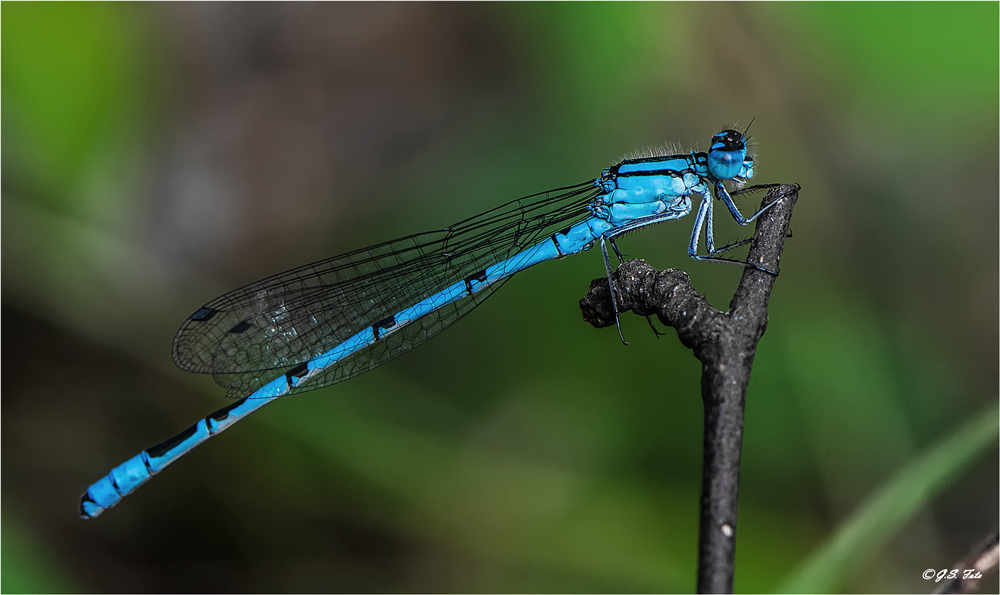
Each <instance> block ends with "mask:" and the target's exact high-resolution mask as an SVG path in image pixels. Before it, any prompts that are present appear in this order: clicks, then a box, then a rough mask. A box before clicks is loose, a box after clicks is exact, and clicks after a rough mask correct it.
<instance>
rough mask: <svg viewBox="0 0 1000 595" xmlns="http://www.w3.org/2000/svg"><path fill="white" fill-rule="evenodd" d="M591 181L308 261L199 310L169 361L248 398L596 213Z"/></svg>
mask: <svg viewBox="0 0 1000 595" xmlns="http://www.w3.org/2000/svg"><path fill="white" fill-rule="evenodd" d="M598 192H599V191H598V189H597V188H595V187H594V185H593V182H590V181H588V182H585V183H582V184H578V185H575V186H569V187H566V188H560V189H557V190H552V191H549V192H543V193H540V194H534V195H531V196H527V197H524V198H521V199H518V200H515V201H511V202H509V203H507V204H504V205H501V206H499V207H497V208H495V209H492V210H490V211H487V212H485V213H482V214H480V215H477V216H475V217H472V218H469V219H466V220H464V221H461V222H459V223H456V224H455V225H452V226H451V227H449V228H447V229H443V230H440V231H432V232H427V233H421V234H416V235H412V236H407V237H404V238H400V239H397V240H393V241H390V242H385V243H383V244H377V245H375V246H371V247H369V248H364V249H362V250H356V251H354V252H348V253H347V254H342V255H340V256H335V257H333V258H329V259H327V260H323V261H320V262H316V263H313V264H309V265H305V266H302V267H298V268H295V269H292V270H290V271H286V272H284V273H280V274H278V275H274V276H272V277H268V278H266V279H263V280H261V281H257V282H256V283H251V284H249V285H246V286H244V287H241V288H239V289H236V290H234V291H231V292H229V293H227V294H225V295H223V296H221V297H218V298H216V299H214V300H212V301H211V302H209V303H207V304H205V306H204V307H202V308H201V309H199V310H198V311H197V312H195V313H194V314H193V315H191V317H190V318H189V319H188V320H186V321H185V322H184V324H183V325H181V328H180V330H178V331H177V335H176V337H174V344H173V356H174V362H176V364H177V365H178V366H180V367H181V368H183V369H185V370H188V371H191V372H199V373H203V374H212V375H213V376H214V377H215V380H216V382H218V383H219V384H221V385H222V386H225V387H227V388H228V395H229V396H231V397H245V396H247V395H248V394H250V393H252V392H253V391H255V390H257V389H258V388H260V387H261V386H263V385H264V384H266V383H267V382H270V381H271V380H273V379H274V378H276V377H277V376H278V375H279V374H284V373H285V372H287V371H288V370H289V369H290V368H293V367H295V366H296V365H298V364H301V363H303V362H306V361H308V360H310V359H312V358H314V357H316V356H317V355H319V354H321V353H324V352H326V351H328V350H330V349H332V348H333V347H335V346H337V345H338V344H340V343H341V342H343V341H344V340H346V339H348V338H350V337H352V336H354V335H355V334H357V333H358V332H360V331H362V330H363V329H365V328H366V327H371V326H372V325H374V324H377V323H378V322H379V321H382V320H385V319H387V318H389V317H390V316H393V315H394V314H396V313H397V312H399V311H400V310H402V309H404V308H406V307H408V306H411V305H413V304H415V303H417V302H419V301H420V300H422V299H424V298H426V297H428V296H430V295H434V294H435V293H437V292H439V291H441V290H443V289H445V288H447V287H448V286H450V285H452V284H453V283H455V282H457V281H461V280H463V279H468V278H469V277H471V276H473V275H475V274H476V273H478V272H480V271H482V270H483V269H485V268H486V267H487V266H489V265H492V264H495V263H497V262H500V261H502V260H504V259H506V258H509V257H511V256H513V255H515V254H517V253H518V252H520V251H521V250H524V249H525V248H528V247H530V246H532V245H534V244H535V243H537V242H539V241H541V240H542V239H543V238H545V237H547V236H549V235H551V234H553V233H555V232H557V231H560V230H562V229H564V228H566V227H568V226H570V225H573V224H575V223H577V222H579V221H582V220H584V219H586V218H587V217H588V216H590V211H589V210H588V208H587V206H588V203H589V202H590V201H591V200H592V199H593V198H594V197H595V196H597V194H598ZM501 284H502V282H497V283H494V284H492V285H491V286H489V287H487V288H484V289H483V290H481V291H479V292H477V293H475V294H473V295H471V296H465V297H463V298H461V299H459V300H457V301H455V302H453V303H451V304H448V305H446V306H444V307H442V308H440V309H438V310H435V311H434V312H431V313H429V314H427V315H426V316H424V317H422V318H420V319H419V320H418V321H415V322H413V323H411V324H409V325H407V326H405V327H403V328H401V329H399V330H398V331H395V332H393V333H391V334H389V335H387V336H386V337H385V338H384V339H382V340H379V341H376V342H375V343H373V344H371V345H369V346H368V347H365V348H363V349H361V350H359V351H357V352H355V353H353V354H351V355H350V356H348V357H346V358H345V359H344V360H342V361H340V362H338V363H337V364H335V365H334V366H332V367H331V368H329V369H327V370H326V371H324V372H323V373H321V374H318V375H316V376H314V377H312V378H310V380H309V382H306V383H304V384H303V385H302V386H301V387H300V388H297V389H293V390H292V391H291V392H304V391H308V390H314V389H317V388H322V387H324V386H329V385H331V384H335V383H337V382H340V381H343V380H347V379H348V378H351V377H353V376H357V375H358V374H361V373H363V372H367V371H368V370H371V369H373V368H375V367H377V366H380V365H382V364H384V363H385V362H387V361H389V360H390V359H392V358H394V357H396V356H398V355H401V354H403V353H405V352H406V351H409V350H410V349H412V348H414V347H416V346H417V345H419V344H420V343H423V342H424V341H426V340H427V339H429V338H431V337H433V336H434V335H436V334H437V333H439V332H441V331H442V330H444V329H445V328H447V327H448V326H450V325H451V324H453V323H454V322H455V321H457V320H458V319H459V318H461V317H462V316H464V315H465V314H467V313H468V312H469V311H471V310H472V309H473V308H475V307H476V306H477V305H479V304H480V303H482V302H483V300H485V299H486V298H487V297H488V296H489V295H491V294H492V293H493V292H494V291H496V289H498V288H499V286H500V285H501Z"/></svg>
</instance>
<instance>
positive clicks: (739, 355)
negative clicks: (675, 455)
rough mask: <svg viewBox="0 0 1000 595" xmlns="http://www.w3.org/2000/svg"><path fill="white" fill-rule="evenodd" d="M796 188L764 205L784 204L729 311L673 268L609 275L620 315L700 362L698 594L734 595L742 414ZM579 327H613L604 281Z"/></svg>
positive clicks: (757, 242) (642, 267)
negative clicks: (671, 333)
mask: <svg viewBox="0 0 1000 595" xmlns="http://www.w3.org/2000/svg"><path fill="white" fill-rule="evenodd" d="M798 189H799V188H798V186H777V187H774V188H772V189H771V190H770V191H769V192H768V193H767V196H765V197H764V200H763V203H762V205H763V204H768V203H770V202H773V201H775V200H778V199H779V198H780V199H781V201H780V202H779V203H778V204H776V205H774V206H773V207H772V208H771V209H769V210H768V211H767V212H765V213H764V214H763V215H761V216H760V218H759V219H758V220H757V229H756V232H755V233H754V238H753V241H752V242H751V245H750V252H749V254H748V255H747V262H748V263H749V264H750V266H748V267H746V268H745V269H744V271H743V277H742V279H741V280H740V283H739V286H738V287H737V289H736V294H735V295H734V296H733V300H732V302H731V303H730V305H729V312H727V313H725V314H724V313H722V312H719V311H718V310H716V309H715V308H713V307H712V306H711V305H709V304H708V302H707V301H706V300H705V298H704V297H703V296H701V295H699V294H698V293H697V292H696V291H695V290H694V288H693V287H692V286H691V284H690V280H689V278H688V276H687V274H686V273H685V272H683V271H679V270H676V269H668V270H665V271H658V270H656V269H654V268H653V267H651V266H650V265H648V264H646V263H645V262H644V261H642V260H630V261H628V262H625V263H622V265H621V266H620V267H618V270H617V271H616V272H615V273H614V275H613V280H614V283H615V287H616V288H617V289H618V291H617V292H616V293H617V294H618V300H619V301H618V311H619V312H626V311H628V310H631V311H632V312H634V313H635V314H639V315H641V316H647V315H652V314H655V315H656V316H657V317H659V319H660V322H662V323H663V324H665V325H667V326H671V327H673V328H675V329H676V330H677V336H678V338H679V339H680V341H681V343H683V344H684V346H686V347H688V348H690V349H691V350H692V351H694V355H695V357H697V358H698V359H699V360H700V361H701V363H702V377H701V394H702V401H703V402H704V406H705V436H704V465H703V468H702V487H701V489H702V491H701V529H700V538H699V549H698V591H699V592H701V593H731V592H732V589H733V564H734V562H735V544H736V517H737V495H738V488H739V477H740V449H741V447H742V443H743V410H744V405H745V402H746V390H747V384H748V383H749V381H750V370H751V368H752V366H753V359H754V355H755V353H756V350H757V343H758V341H760V338H761V337H762V336H763V335H764V329H765V328H767V303H768V300H769V298H770V296H771V288H772V287H773V286H774V282H775V279H776V275H775V274H773V273H770V272H767V271H774V272H777V271H778V263H779V259H780V256H781V250H782V247H783V246H784V242H785V237H786V236H787V234H788V229H789V223H790V221H791V217H792V209H793V208H794V206H795V201H796V200H797V199H798ZM580 307H581V309H582V310H583V316H584V320H586V321H587V322H589V323H591V324H593V325H594V326H597V327H604V326H611V325H613V324H615V316H614V309H613V308H612V305H611V301H610V297H609V289H608V281H607V279H606V278H601V279H595V280H594V281H593V282H592V283H591V284H590V291H588V293H587V297H586V298H584V299H582V300H580Z"/></svg>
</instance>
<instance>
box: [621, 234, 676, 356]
mask: <svg viewBox="0 0 1000 595" xmlns="http://www.w3.org/2000/svg"><path fill="white" fill-rule="evenodd" d="M608 242H609V243H610V244H611V249H612V250H614V251H615V254H617V255H618V264H619V265H620V264H621V263H623V262H625V257H624V256H622V253H621V251H620V250H618V244H615V239H614V238H608ZM615 312H616V313H617V310H616V311H615ZM646 322H648V323H649V328H651V329H652V330H653V335H654V336H655V337H656V338H657V339H659V338H660V336H661V335H663V334H665V333H661V332H660V331H658V330H657V329H656V325H655V324H653V317H652V316H651V315H649V314H647V315H646ZM618 334H619V335H620V334H621V327H619V328H618ZM622 340H624V339H622ZM626 345H627V343H626Z"/></svg>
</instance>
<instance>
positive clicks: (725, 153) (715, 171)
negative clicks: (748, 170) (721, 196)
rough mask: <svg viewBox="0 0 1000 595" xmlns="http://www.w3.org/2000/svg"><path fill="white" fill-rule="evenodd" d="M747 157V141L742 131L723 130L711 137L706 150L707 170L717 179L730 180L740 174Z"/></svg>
mask: <svg viewBox="0 0 1000 595" xmlns="http://www.w3.org/2000/svg"><path fill="white" fill-rule="evenodd" d="M746 158H747V143H746V140H745V139H744V137H743V133H742V132H739V131H737V130H723V131H722V132H720V133H718V134H716V135H715V136H713V137H712V147H711V148H710V149H709V151H708V171H709V172H710V173H711V174H712V175H713V176H714V177H715V178H716V179H719V180H730V179H732V178H735V177H736V176H738V175H740V171H741V170H742V169H743V165H744V161H745V160H746Z"/></svg>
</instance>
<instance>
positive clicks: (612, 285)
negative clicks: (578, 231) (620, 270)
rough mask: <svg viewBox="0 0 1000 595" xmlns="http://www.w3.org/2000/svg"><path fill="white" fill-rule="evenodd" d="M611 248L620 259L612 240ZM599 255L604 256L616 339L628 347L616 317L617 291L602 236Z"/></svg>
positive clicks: (620, 324) (606, 247)
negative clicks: (616, 330)
mask: <svg viewBox="0 0 1000 595" xmlns="http://www.w3.org/2000/svg"><path fill="white" fill-rule="evenodd" d="M611 247H612V248H614V251H615V253H616V254H618V258H619V259H621V257H622V255H621V253H620V252H618V247H617V246H615V243H614V241H613V240H612V242H611ZM601 254H603V255H604V271H605V273H607V276H608V288H609V289H610V290H611V306H612V307H613V308H614V310H615V326H616V327H618V338H619V339H621V340H622V343H623V344H625V345H629V344H630V343H629V342H628V341H626V340H625V335H623V334H622V323H621V320H620V318H619V316H618V299H617V298H615V293H616V292H617V289H615V282H614V281H613V280H612V279H611V259H610V258H609V257H608V246H607V244H606V242H605V237H604V236H603V235H602V236H601Z"/></svg>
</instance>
